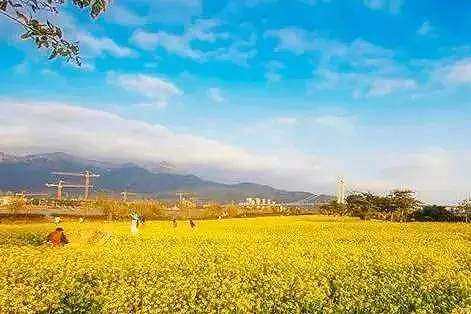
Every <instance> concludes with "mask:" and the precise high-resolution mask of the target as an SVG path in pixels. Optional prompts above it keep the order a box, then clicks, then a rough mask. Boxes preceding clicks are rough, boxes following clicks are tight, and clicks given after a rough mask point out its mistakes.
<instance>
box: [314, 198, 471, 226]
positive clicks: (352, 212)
mask: <svg viewBox="0 0 471 314" xmlns="http://www.w3.org/2000/svg"><path fill="white" fill-rule="evenodd" d="M321 211H322V213H323V214H328V215H341V216H351V217H359V218H360V219H362V220H366V219H381V220H390V221H399V222H405V221H466V222H468V221H469V220H470V218H471V200H464V201H462V202H461V203H460V204H458V205H457V206H454V207H453V208H447V207H445V206H438V205H424V204H423V203H422V202H421V201H419V200H418V199H417V198H416V195H415V192H414V191H411V190H394V191H392V192H390V193H389V194H387V195H378V194H375V193H371V192H354V193H351V194H350V195H348V196H347V197H346V199H345V203H344V204H340V203H338V202H337V201H332V202H330V203H328V204H325V205H322V206H321Z"/></svg>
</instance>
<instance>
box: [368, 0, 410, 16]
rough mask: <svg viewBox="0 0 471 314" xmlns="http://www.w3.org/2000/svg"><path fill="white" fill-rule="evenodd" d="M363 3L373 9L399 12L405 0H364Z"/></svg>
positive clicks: (393, 12)
mask: <svg viewBox="0 0 471 314" xmlns="http://www.w3.org/2000/svg"><path fill="white" fill-rule="evenodd" d="M363 3H364V4H365V5H366V6H367V7H368V8H370V9H372V10H384V11H387V12H389V13H392V14H397V13H399V12H400V11H401V8H402V5H403V0H363Z"/></svg>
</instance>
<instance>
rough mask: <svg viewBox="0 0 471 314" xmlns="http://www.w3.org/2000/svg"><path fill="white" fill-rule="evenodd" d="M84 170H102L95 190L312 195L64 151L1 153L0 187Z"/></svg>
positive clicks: (17, 187)
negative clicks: (90, 158) (163, 170)
mask: <svg viewBox="0 0 471 314" xmlns="http://www.w3.org/2000/svg"><path fill="white" fill-rule="evenodd" d="M85 170H90V171H93V172H95V173H98V174H100V177H99V178H97V179H96V180H94V183H93V184H94V190H107V191H110V190H111V191H116V192H119V191H123V190H127V191H133V192H141V193H146V194H151V195H154V196H158V197H164V198H174V197H175V192H177V191H188V192H193V193H195V194H196V195H198V196H200V197H202V198H208V199H214V200H218V201H226V202H227V201H240V200H243V199H245V198H246V197H260V198H267V199H273V200H277V201H282V202H290V201H296V200H300V199H304V198H306V197H308V196H311V195H313V194H312V193H309V192H299V191H285V190H279V189H275V188H273V187H270V186H268V185H261V184H255V183H238V184H222V183H217V182H212V181H208V180H204V179H201V178H199V177H197V176H195V175H183V174H176V173H170V172H171V170H170V171H169V172H157V171H150V170H148V169H146V168H144V167H141V166H139V165H136V164H134V163H123V164H118V163H113V162H106V161H96V160H88V159H83V158H80V157H76V156H73V155H69V154H66V153H61V152H56V153H46V154H37V155H27V156H13V155H8V154H3V153H0V190H3V191H22V190H26V191H32V192H44V191H51V190H50V189H47V188H46V187H45V183H52V182H56V181H57V180H58V178H57V176H55V175H53V174H52V172H54V171H65V172H83V171H85ZM78 179H80V178H66V181H68V182H70V181H73V183H79V182H77V180H78ZM72 191H73V190H72ZM75 191H76V192H80V191H77V190H75ZM325 197H326V198H329V196H325Z"/></svg>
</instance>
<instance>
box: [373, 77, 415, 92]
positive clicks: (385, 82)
mask: <svg viewBox="0 0 471 314" xmlns="http://www.w3.org/2000/svg"><path fill="white" fill-rule="evenodd" d="M416 87H417V83H416V82H415V81H414V80H408V79H377V80H374V81H373V83H372V84H371V86H370V89H369V91H368V93H367V95H368V96H385V95H388V94H391V93H392V92H394V91H398V90H405V89H414V88H416Z"/></svg>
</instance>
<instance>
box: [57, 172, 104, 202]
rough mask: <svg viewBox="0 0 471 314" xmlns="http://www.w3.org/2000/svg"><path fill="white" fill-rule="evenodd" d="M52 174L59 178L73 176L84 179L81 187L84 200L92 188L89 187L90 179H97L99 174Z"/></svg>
mask: <svg viewBox="0 0 471 314" xmlns="http://www.w3.org/2000/svg"><path fill="white" fill-rule="evenodd" d="M52 174H56V175H59V176H75V177H84V178H85V185H83V187H84V188H85V194H84V198H85V199H88V197H89V195H90V188H92V187H93V186H92V185H91V180H90V179H91V178H97V177H99V176H100V175H99V174H94V173H91V172H90V171H85V172H83V173H75V172H53V173H52Z"/></svg>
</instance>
